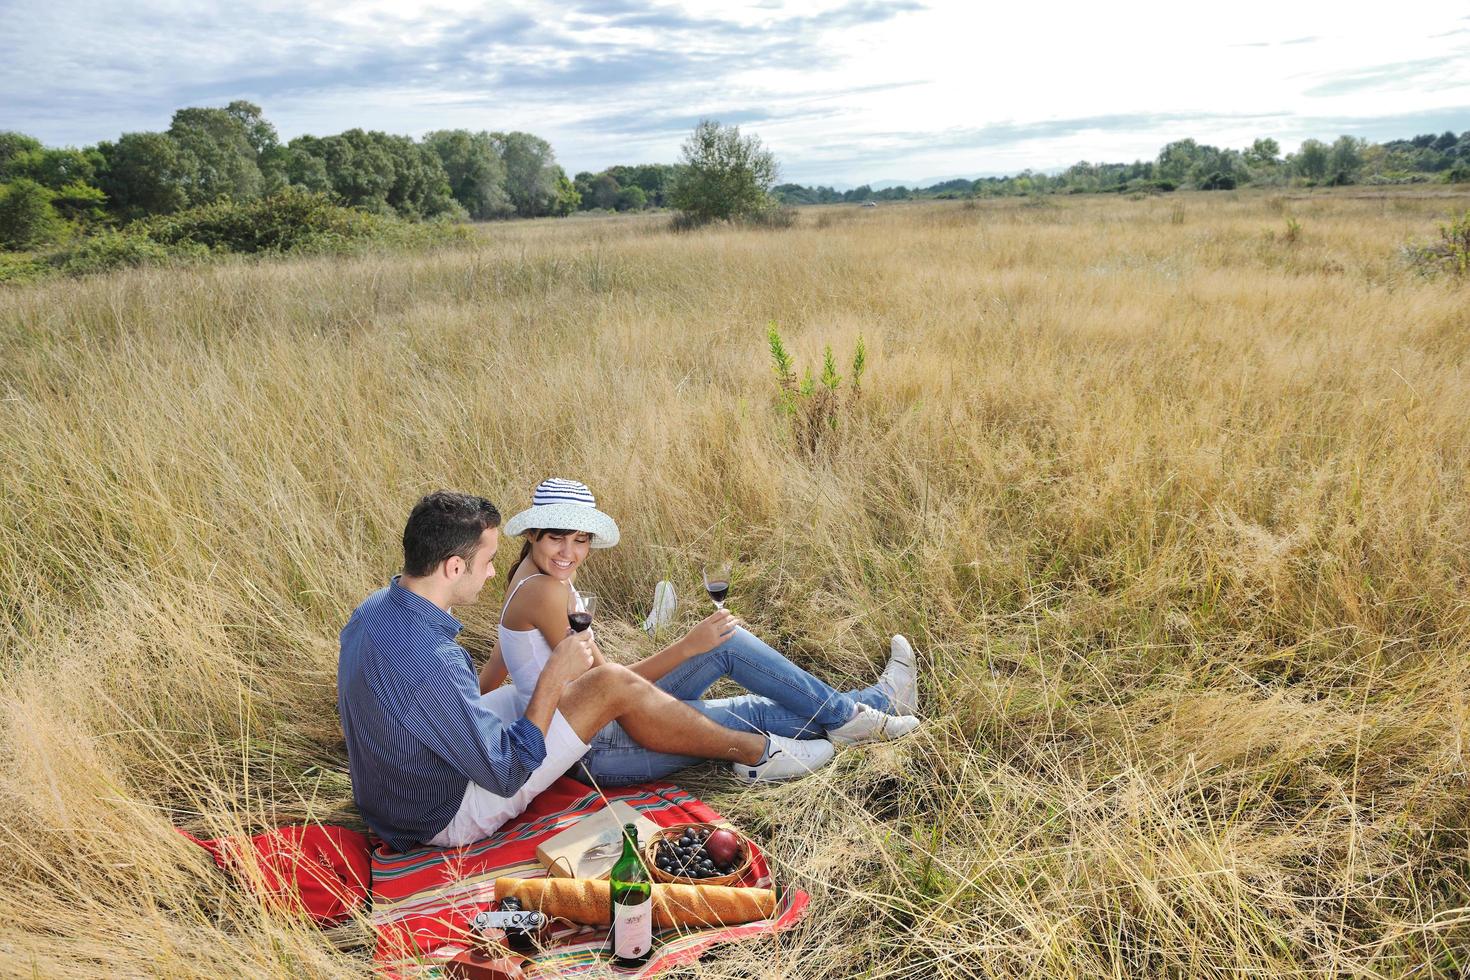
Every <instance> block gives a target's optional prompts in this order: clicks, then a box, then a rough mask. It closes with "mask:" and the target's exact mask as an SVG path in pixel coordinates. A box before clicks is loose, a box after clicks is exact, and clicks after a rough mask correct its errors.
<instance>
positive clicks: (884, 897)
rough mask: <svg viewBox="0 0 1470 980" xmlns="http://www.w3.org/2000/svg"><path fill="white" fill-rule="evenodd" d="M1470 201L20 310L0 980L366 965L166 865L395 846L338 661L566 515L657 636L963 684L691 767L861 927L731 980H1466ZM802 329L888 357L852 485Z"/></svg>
mask: <svg viewBox="0 0 1470 980" xmlns="http://www.w3.org/2000/svg"><path fill="white" fill-rule="evenodd" d="M1465 206H1466V201H1465V199H1464V198H1463V197H1462V198H1458V199H1447V198H1444V197H1431V196H1414V195H1402V196H1401V195H1383V196H1361V195H1359V196H1353V195H1323V196H1318V197H1309V198H1296V199H1293V198H1285V197H1270V196H1266V195H1256V194H1241V195H1200V196H1191V197H1187V198H1186V197H1177V198H1174V199H1158V200H1124V199H1107V200H1102V199H1088V200H1059V201H1056V202H1052V203H1048V204H1045V205H1033V204H1022V203H1017V202H999V203H993V204H985V205H981V206H978V207H965V206H961V205H957V204H956V205H931V206H915V207H903V208H883V209H877V210H872V211H861V212H860V211H857V210H841V209H831V210H827V211H808V212H805V213H804V214H803V216H802V220H801V223H800V226H799V227H798V228H797V229H795V230H792V231H788V232H779V233H775V232H739V231H728V230H726V231H709V232H703V233H696V234H688V235H681V236H678V237H675V236H672V235H670V234H668V233H666V232H665V231H664V230H663V229H662V226H661V224H659V223H658V222H657V221H654V220H649V219H625V220H602V221H599V220H587V221H577V220H573V221H563V222H543V223H530V224H521V225H499V226H494V227H491V228H487V229H485V231H484V232H483V240H482V241H481V242H480V243H478V244H477V245H475V246H474V247H471V248H466V249H464V250H462V251H457V252H449V253H441V254H436V255H434V256H431V257H420V258H403V257H394V258H380V259H374V258H363V259H353V260H329V259H323V260H303V261H295V262H291V263H280V264H253V265H252V264H234V265H221V266H215V267H209V268H202V269H192V270H181V271H152V272H134V273H127V274H120V275H116V276H111V277H107V278H99V279H93V280H87V281H83V282H69V283H54V284H49V285H39V286H35V287H29V288H25V289H12V290H7V291H3V292H0V386H3V390H0V427H3V428H0V433H3V434H0V467H3V474H4V483H5V493H4V496H3V500H0V517H3V520H0V535H3V538H0V601H3V615H0V680H3V691H0V730H3V735H0V834H3V841H4V854H5V858H4V860H3V861H0V973H4V974H7V975H19V974H25V975H32V974H34V975H41V976H64V975H89V974H90V975H95V974H99V973H112V974H114V975H164V976H190V975H221V974H228V975H235V976H242V977H244V976H272V975H282V974H289V975H312V976H340V975H346V974H353V973H362V974H366V973H368V972H369V970H370V963H369V960H368V957H367V954H366V950H365V946H364V940H365V929H364V926H363V925H362V924H361V923H355V924H351V925H349V926H346V927H343V928H340V929H338V930H335V931H334V932H332V933H327V934H323V933H320V932H318V931H316V930H314V929H312V928H310V927H306V926H303V925H301V924H299V923H296V922H293V921H291V920H289V919H286V918H283V917H281V916H278V915H274V914H272V913H269V912H265V911H262V910H261V909H259V908H258V907H257V906H256V905H255V904H254V903H253V902H252V901H251V900H250V899H249V898H248V897H245V896H242V895H241V894H240V893H239V892H237V891H236V890H234V889H233V888H231V887H229V886H228V885H226V884H225V883H224V881H223V879H222V877H221V876H220V875H218V874H217V873H216V872H215V871H214V870H213V868H212V866H211V865H209V863H208V861H207V860H206V858H205V856H204V855H203V854H202V852H199V851H198V850H197V849H195V848H193V846H192V845H190V844H188V843H187V842H185V841H183V840H182V839H181V838H180V837H179V836H178V835H176V834H175V833H174V831H173V828H174V827H187V828H189V829H191V830H193V831H196V832H201V833H205V834H210V835H213V834H218V833H226V832H239V831H255V830H259V829H261V828H264V827H267V826H273V825H276V824H280V823H286V822H295V821H301V820H322V821H329V822H349V823H351V822H355V821H356V819H357V818H356V816H355V814H354V813H353V810H352V807H351V795H350V787H349V784H348V781H347V777H346V773H345V755H344V752H343V747H342V742H341V736H340V731H339V729H338V727H337V722H336V717H335V693H334V668H335V659H336V644H335V639H336V633H337V630H338V629H339V628H340V626H341V624H342V622H343V620H344V619H345V617H346V615H347V613H348V612H349V611H350V610H351V608H352V607H353V606H354V605H355V604H356V603H357V602H358V601H359V600H360V599H361V598H362V597H363V596H364V595H366V594H367V593H368V592H369V591H370V590H372V589H373V588H375V587H377V586H379V585H381V584H382V583H383V582H384V581H385V580H386V579H387V577H388V576H389V575H390V574H391V573H392V572H393V571H394V568H395V563H396V561H397V556H396V541H397V538H398V535H399V533H400V531H401V527H402V521H403V518H404V516H405V514H406V512H407V510H408V508H409V506H410V505H411V503H412V502H413V500H414V499H415V498H416V497H417V496H418V495H419V494H421V493H422V492H424V491H426V490H429V489H432V488H435V487H439V486H449V487H456V488H463V489H468V490H473V491H476V492H480V493H483V494H485V495H487V496H489V497H491V498H492V499H494V500H496V501H497V502H499V503H500V504H501V506H502V509H503V510H505V511H506V512H507V513H510V512H512V511H514V510H516V509H519V508H520V507H521V506H523V505H524V504H525V503H526V501H527V498H528V495H529V491H530V488H531V486H532V485H533V484H534V483H535V482H536V481H537V480H539V479H541V478H542V477H544V476H547V475H553V474H555V475H563V476H571V477H576V478H579V479H583V480H585V481H586V482H588V483H589V484H590V485H591V486H592V487H593V488H594V490H595V491H596V492H597V494H598V496H599V500H600V502H601V503H602V504H603V506H604V507H605V509H607V510H608V511H610V512H611V513H613V514H615V515H617V517H618V518H619V520H620V523H621V524H622V526H623V531H624V534H623V542H624V543H623V544H622V545H620V546H619V547H618V548H617V549H615V550H613V551H612V552H609V553H599V554H598V555H597V556H596V557H595V560H594V561H593V562H592V563H590V564H589V566H588V568H587V572H586V574H587V575H588V577H590V578H591V579H593V584H594V586H595V588H596V591H598V592H599V593H600V594H602V595H604V596H607V597H608V598H609V600H610V604H611V610H610V612H611V614H612V615H613V616H617V617H621V618H623V619H624V620H627V621H633V620H634V619H635V618H641V614H642V611H643V610H642V604H643V603H644V602H645V601H646V596H647V594H648V592H649V588H650V586H651V584H652V583H653V582H654V580H655V579H657V578H659V577H662V576H668V577H672V578H673V579H674V580H675V582H676V583H677V584H678V585H679V587H680V589H681V591H682V593H683V594H684V595H686V596H693V595H695V594H696V593H697V591H698V589H697V568H698V564H699V560H700V558H701V557H702V556H703V555H705V554H707V553H710V552H712V551H714V550H717V549H721V548H730V547H733V548H736V549H738V551H739V553H740V555H741V557H742V564H741V567H740V574H739V580H738V581H737V584H736V591H735V593H734V604H735V607H736V609H737V610H738V611H740V612H741V613H743V614H744V615H745V616H747V617H748V619H749V620H750V621H751V622H752V623H753V625H754V628H756V629H757V630H758V631H760V632H762V633H763V634H765V635H767V636H769V637H771V638H773V639H776V640H779V642H780V643H781V644H782V645H783V646H784V648H785V649H787V650H788V651H789V652H790V653H791V654H792V656H793V657H794V658H796V659H798V660H799V661H800V662H802V663H804V664H806V665H808V666H810V667H811V668H813V669H815V670H817V671H818V672H820V673H822V674H823V675H824V676H827V677H829V678H831V679H833V680H834V681H841V682H844V683H847V684H853V685H862V684H866V683H868V682H869V680H870V679H871V677H872V676H873V673H874V672H875V670H876V669H877V668H878V667H879V666H881V664H882V662H883V657H884V655H885V652H886V637H887V636H888V635H889V634H890V633H893V632H900V631H901V632H905V633H909V634H911V635H912V636H914V638H915V641H916V644H917V646H918V648H919V650H920V651H921V657H922V661H923V667H924V672H925V673H924V677H925V682H924V684H925V686H924V694H925V697H926V705H925V707H926V711H925V713H926V714H927V715H928V717H929V719H930V723H929V725H928V726H927V728H926V729H925V730H924V732H923V734H922V735H920V736H917V737H916V738H914V739H912V740H908V741H905V742H904V743H901V744H899V745H895V746H890V747H881V748H876V749H871V750H865V751H861V752H853V753H847V754H844V755H843V756H842V757H841V758H840V759H839V761H838V762H837V763H836V764H834V765H832V766H831V767H829V768H827V769H825V770H823V771H821V772H820V773H818V774H817V775H815V776H813V777H811V778H809V779H806V780H803V781H800V782H797V783H792V784H786V785H782V786H779V787H773V788H763V789H745V788H740V787H737V786H735V785H734V784H733V783H732V782H731V781H729V780H728V779H727V778H726V777H725V776H723V775H721V774H720V773H719V772H718V771H716V770H714V769H712V768H711V769H708V770H705V771H700V772H696V773H693V774H691V776H690V778H689V780H688V781H689V784H690V785H691V787H692V788H693V789H694V790H695V791H696V792H699V793H700V794H702V795H704V796H705V797H706V798H707V799H709V800H710V801H711V802H712V803H713V805H715V806H716V807H718V808H720V809H722V810H724V811H725V812H727V813H728V814H729V815H731V816H732V817H733V818H734V819H736V820H737V821H738V822H739V823H740V824H741V825H743V826H744V827H746V828H747V829H748V830H750V831H752V832H754V833H756V834H758V835H759V836H760V837H761V838H762V839H763V840H764V841H765V842H767V844H768V846H769V849H770V851H771V852H772V854H773V856H774V858H775V859H776V861H777V862H778V865H779V868H780V873H781V875H782V876H783V877H784V878H785V879H786V880H788V881H792V882H798V883H800V884H802V885H803V886H804V887H806V888H808V889H810V890H811V891H812V892H813V894H814V898H815V901H814V905H813V912H812V914H811V915H810V916H809V918H808V919H807V920H806V922H805V923H804V924H803V926H802V927H801V928H800V929H799V930H798V931H797V932H796V933H795V934H794V936H793V937H791V938H789V939H787V940H785V941H783V942H781V943H780V944H779V945H775V944H770V943H763V944H754V945H750V946H745V947H736V948H730V949H726V950H724V951H722V952H721V953H720V954H719V955H718V956H717V957H715V958H713V959H711V960H709V961H707V962H706V963H704V964H702V965H700V966H697V967H695V968H692V969H690V970H689V971H688V975H692V976H703V977H747V976H756V977H768V978H769V977H849V976H857V975H865V976H873V977H881V976H891V977H900V976H902V977H911V976H937V977H979V976H993V977H1016V976H1034V977H1093V976H1116V977H1122V976H1168V977H1227V976H1228V977H1238V976H1243V975H1261V974H1271V975H1278V976H1314V977H1315V976H1395V977H1399V976H1429V975H1439V976H1451V975H1456V974H1458V973H1461V972H1463V971H1464V970H1466V969H1467V966H1470V884H1467V881H1466V876H1467V873H1470V839H1467V830H1466V824H1467V810H1470V776H1467V759H1466V746H1465V743H1466V739H1467V736H1470V703H1467V681H1470V670H1467V664H1466V654H1467V625H1470V604H1467V599H1466V595H1467V591H1466V587H1467V572H1470V557H1467V544H1470V533H1467V520H1470V496H1467V491H1470V487H1467V449H1470V445H1467V443H1470V438H1467V430H1466V425H1465V419H1466V418H1467V416H1470V379H1467V375H1466V369H1467V360H1466V357H1467V352H1470V314H1467V310H1470V304H1467V298H1470V294H1467V292H1466V287H1465V285H1464V284H1463V283H1461V282H1457V281H1455V280H1452V279H1427V278H1423V277H1421V276H1419V275H1416V274H1415V273H1413V272H1412V271H1411V270H1409V269H1407V268H1406V267H1405V266H1404V265H1403V262H1402V259H1401V258H1400V254H1399V251H1398V249H1399V246H1400V245H1401V244H1403V243H1404V242H1406V241H1413V240H1427V239H1429V238H1431V237H1433V232H1434V227H1435V223H1436V221H1437V220H1439V219H1441V218H1442V217H1443V216H1444V215H1445V214H1446V213H1448V212H1449V211H1451V210H1456V209H1458V210H1463V209H1464V207H1465ZM1287 217H1294V218H1296V219H1297V220H1298V221H1299V222H1300V226H1301V230H1300V234H1299V235H1298V236H1297V238H1296V240H1295V241H1294V242H1293V241H1288V240H1287V239H1286V236H1285V235H1284V234H1283V233H1284V231H1285V227H1286V224H1285V222H1286V218H1287ZM769 321H775V322H776V323H777V324H778V325H779V327H780V329H781V331H782V332H783V334H784V335H785V336H786V338H787V341H788V345H789V346H790V347H791V348H792V349H793V351H794V352H795V353H796V354H797V356H798V358H799V359H800V360H801V361H802V362H803V363H807V364H813V365H816V366H819V357H820V352H821V349H822V347H823V345H825V344H829V343H830V344H832V345H833V346H834V347H835V348H836V349H837V350H838V352H839V353H840V352H844V351H850V350H851V349H852V346H853V344H854V342H855V340H856V338H857V337H858V336H859V335H861V336H862V337H864V338H865V340H866V343H867V346H868V350H869V364H870V367H869V370H868V373H867V377H866V378H865V384H864V389H865V390H864V394H863V397H862V399H861V400H860V401H859V402H858V403H857V404H856V405H855V406H854V407H853V409H852V410H851V411H850V412H849V413H848V415H847V416H846V417H845V418H844V420H843V424H842V425H841V427H840V428H839V429H838V430H836V431H833V432H831V433H830V435H829V437H828V438H827V439H826V440H825V441H824V444H823V446H822V447H821V449H820V450H819V451H818V452H817V453H816V454H810V455H809V454H806V453H803V452H800V451H798V450H797V449H796V448H795V447H794V443H793V440H792V439H791V437H790V433H789V430H788V429H787V427H786V426H787V423H786V420H785V419H783V418H782V417H781V416H780V415H779V414H778V413H777V412H776V411H775V409H774V398H773V396H774V385H773V380H774V379H773V375H772V374H771V371H770V365H769V363H768V361H767V354H766V351H765V348H764V334H765V328H766V324H767V323H768V322H769ZM496 607H497V602H496V599H495V597H493V596H492V597H489V598H488V599H487V601H485V602H483V603H482V605H481V606H479V607H477V608H475V609H473V610H467V611H465V612H466V613H467V620H468V622H469V626H470V628H469V630H468V633H469V637H470V642H471V643H479V644H483V643H484V641H485V638H486V637H487V636H489V635H490V634H491V633H492V625H493V621H494V613H495V609H496ZM685 615H686V618H689V617H692V616H693V615H694V611H693V609H692V608H686V609H685ZM620 635H621V637H622V639H623V640H624V641H625V642H624V643H622V644H620V646H621V648H622V651H623V652H625V653H626V654H627V655H633V654H636V653H639V652H642V651H644V650H646V649H648V647H649V644H648V641H647V640H642V641H641V642H640V639H639V638H638V635H637V634H636V633H635V631H633V630H631V629H626V630H622V631H620Z"/></svg>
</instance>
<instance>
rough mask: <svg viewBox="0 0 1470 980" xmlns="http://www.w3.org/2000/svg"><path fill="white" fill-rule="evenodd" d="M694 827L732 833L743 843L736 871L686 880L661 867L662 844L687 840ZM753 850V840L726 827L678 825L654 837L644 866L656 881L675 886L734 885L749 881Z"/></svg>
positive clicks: (645, 849)
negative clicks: (659, 850) (659, 856)
mask: <svg viewBox="0 0 1470 980" xmlns="http://www.w3.org/2000/svg"><path fill="white" fill-rule="evenodd" d="M690 827H694V828H697V829H700V830H728V831H730V833H732V834H734V835H735V836H736V837H738V838H739V839H740V851H739V854H738V856H737V857H736V859H735V867H734V869H733V870H732V871H731V872H730V873H729V874H725V875H715V876H714V877H712V878H686V877H684V876H683V875H671V874H669V873H668V872H667V871H664V870H663V869H662V868H660V867H659V866H658V862H657V860H656V859H657V857H658V844H659V842H660V841H663V840H669V839H677V838H679V837H681V836H683V834H684V831H685V830H687V829H688V828H690ZM752 856H753V850H752V847H751V843H750V838H748V837H746V836H745V835H744V834H742V833H741V832H740V831H738V830H736V829H735V828H734V827H722V826H720V825H719V824H714V823H676V824H673V825H672V826H668V827H664V828H662V829H660V830H659V831H658V832H657V833H655V834H653V835H652V836H650V837H649V838H648V840H647V841H645V842H644V844H643V863H644V864H645V865H646V866H647V868H648V873H649V874H650V875H652V876H653V880H654V881H661V882H671V883H673V884H677V885H734V884H736V883H737V882H739V881H740V879H741V878H744V877H745V873H746V872H747V871H749V870H750V862H751V859H752Z"/></svg>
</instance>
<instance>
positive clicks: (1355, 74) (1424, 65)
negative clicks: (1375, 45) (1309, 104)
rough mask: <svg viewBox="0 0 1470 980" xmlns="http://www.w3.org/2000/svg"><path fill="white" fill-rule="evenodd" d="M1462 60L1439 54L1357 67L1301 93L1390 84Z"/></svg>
mask: <svg viewBox="0 0 1470 980" xmlns="http://www.w3.org/2000/svg"><path fill="white" fill-rule="evenodd" d="M1462 60H1463V59H1462V57H1461V56H1458V55H1441V56H1440V57H1437V58H1420V59H1418V60H1417V61H1400V62H1396V63H1394V64H1391V65H1375V66H1373V67H1372V68H1359V69H1355V70H1353V71H1349V72H1342V73H1341V74H1338V75H1336V76H1333V77H1331V78H1329V79H1328V80H1327V81H1325V82H1323V83H1322V84H1320V85H1315V86H1313V87H1312V88H1309V89H1307V90H1306V91H1305V92H1304V93H1303V94H1305V95H1310V96H1317V97H1321V96H1331V95H1345V94H1347V93H1349V92H1362V91H1366V90H1369V89H1375V88H1383V87H1392V86H1394V85H1396V84H1397V83H1399V82H1404V81H1410V80H1417V79H1422V78H1424V77H1426V76H1430V75H1434V74H1436V70H1437V69H1440V68H1444V67H1446V66H1449V65H1455V64H1459V63H1460V62H1461V61H1462Z"/></svg>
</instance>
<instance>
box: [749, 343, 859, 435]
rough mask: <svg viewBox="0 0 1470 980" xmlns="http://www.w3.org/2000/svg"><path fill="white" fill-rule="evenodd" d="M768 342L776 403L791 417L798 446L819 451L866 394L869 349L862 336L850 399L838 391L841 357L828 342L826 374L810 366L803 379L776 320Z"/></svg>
mask: <svg viewBox="0 0 1470 980" xmlns="http://www.w3.org/2000/svg"><path fill="white" fill-rule="evenodd" d="M766 343H767V345H768V346H769V347H770V351H771V361H772V363H773V366H774V367H775V369H776V404H777V407H778V409H779V410H780V411H781V413H782V414H784V415H787V416H789V417H790V418H791V427H792V435H793V436H794V437H795V439H796V445H797V448H799V449H801V450H802V451H804V452H806V453H809V454H811V453H815V452H816V451H817V450H818V449H819V448H821V447H822V445H824V443H825V440H826V439H827V437H828V436H829V435H830V434H832V433H834V432H836V431H837V430H838V428H839V426H840V424H841V419H842V418H843V416H844V414H845V413H847V412H850V411H851V410H852V407H853V405H854V403H855V402H856V401H857V399H858V397H859V396H860V395H861V394H862V381H863V371H864V370H865V369H866V368H867V366H868V351H867V347H866V346H865V345H864V344H863V338H862V337H858V340H857V347H856V349H855V350H854V351H853V355H852V385H851V387H849V388H848V394H847V397H846V399H844V398H842V397H841V396H840V395H838V393H837V391H838V389H839V388H841V387H842V376H841V375H840V374H838V373H837V359H836V358H835V357H834V356H833V354H832V347H831V346H830V345H828V346H827V347H825V348H823V350H822V376H821V379H820V381H819V380H818V379H815V378H813V377H812V372H811V368H807V370H806V372H805V373H804V374H803V376H802V378H801V380H799V381H798V380H797V376H796V360H795V359H794V358H793V357H792V356H791V355H790V354H789V353H788V352H787V350H786V345H785V343H783V342H782V340H781V334H780V332H779V331H777V329H776V324H775V323H774V322H773V323H771V324H769V325H768V326H767V328H766Z"/></svg>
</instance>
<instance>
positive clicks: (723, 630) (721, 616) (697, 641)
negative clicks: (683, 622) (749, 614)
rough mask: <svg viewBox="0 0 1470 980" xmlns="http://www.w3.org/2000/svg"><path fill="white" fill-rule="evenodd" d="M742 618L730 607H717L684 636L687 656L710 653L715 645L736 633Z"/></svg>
mask: <svg viewBox="0 0 1470 980" xmlns="http://www.w3.org/2000/svg"><path fill="white" fill-rule="evenodd" d="M739 625H740V620H738V619H736V618H735V614H734V613H732V612H730V610H728V609H716V610H715V611H714V612H712V613H710V614H709V615H708V616H706V617H705V618H704V619H703V620H702V621H701V622H700V624H699V625H698V626H696V627H694V629H692V630H690V631H689V635H688V636H686V637H684V640H683V647H684V652H685V654H686V655H687V656H690V657H697V656H699V655H700V654H701V653H709V652H710V651H711V650H713V649H714V648H715V647H717V646H719V645H720V644H721V643H724V642H725V641H726V640H728V639H729V638H730V637H732V636H734V635H735V629H736V627H738V626H739Z"/></svg>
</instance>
